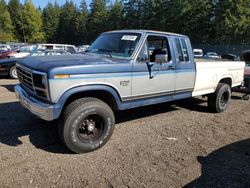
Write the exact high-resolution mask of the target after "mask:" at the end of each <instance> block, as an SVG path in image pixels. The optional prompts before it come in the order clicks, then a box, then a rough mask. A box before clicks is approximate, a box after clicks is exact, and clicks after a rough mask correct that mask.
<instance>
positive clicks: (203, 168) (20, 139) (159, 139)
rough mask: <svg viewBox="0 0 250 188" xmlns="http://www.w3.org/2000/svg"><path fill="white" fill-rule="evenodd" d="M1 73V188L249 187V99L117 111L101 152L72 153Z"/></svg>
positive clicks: (185, 102)
mask: <svg viewBox="0 0 250 188" xmlns="http://www.w3.org/2000/svg"><path fill="white" fill-rule="evenodd" d="M16 83H17V82H16V81H13V80H8V79H0V130H1V131H0V172H1V173H0V187H135V188H137V187H183V186H186V187H249V186H250V101H243V100H240V97H241V95H242V94H240V93H233V96H234V97H233V99H232V101H231V104H230V107H229V108H228V110H227V111H226V112H224V113H221V114H214V113H210V112H208V110H207V108H206V101H205V100H204V99H202V98H198V99H196V98H195V99H189V100H182V101H178V102H176V103H166V104H161V105H154V106H150V107H145V108H138V109H134V110H128V111H124V112H120V113H119V114H117V117H116V118H117V122H118V123H117V125H116V129H115V131H114V134H113V136H112V138H111V140H110V141H109V142H108V143H107V144H106V145H105V146H104V147H103V148H101V149H100V150H97V151H95V152H92V153H88V154H81V155H76V154H72V153H71V152H70V151H69V150H68V149H67V148H65V146H64V145H62V144H61V142H60V140H59V138H58V135H57V128H56V125H55V123H53V122H52V123H48V122H45V121H42V120H40V119H38V118H36V117H34V116H32V115H31V114H30V113H29V112H28V111H27V110H26V109H24V108H22V107H21V105H20V104H19V102H18V101H17V99H16V98H15V94H14V92H13V87H14V85H15V84H16Z"/></svg>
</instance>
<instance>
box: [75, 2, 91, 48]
mask: <svg viewBox="0 0 250 188" xmlns="http://www.w3.org/2000/svg"><path fill="white" fill-rule="evenodd" d="M88 13H89V12H88V7H87V3H86V1H85V0H82V1H81V4H80V11H78V17H77V20H76V29H77V35H76V37H77V38H78V40H77V41H78V43H77V44H79V45H82V44H88V41H89V40H88V37H89V33H88V30H87V18H88Z"/></svg>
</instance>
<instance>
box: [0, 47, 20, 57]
mask: <svg viewBox="0 0 250 188" xmlns="http://www.w3.org/2000/svg"><path fill="white" fill-rule="evenodd" d="M17 50H18V49H17V48H16V49H13V50H8V51H0V59H6V58H8V57H9V55H10V54H12V53H16V52H17Z"/></svg>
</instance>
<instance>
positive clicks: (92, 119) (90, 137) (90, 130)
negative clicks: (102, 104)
mask: <svg viewBox="0 0 250 188" xmlns="http://www.w3.org/2000/svg"><path fill="white" fill-rule="evenodd" d="M103 128H104V123H103V119H102V118H101V117H100V116H98V115H90V116H88V117H86V118H85V119H83V120H82V121H80V122H79V124H78V129H77V135H78V138H79V139H80V140H81V141H82V142H85V143H92V142H95V141H96V140H98V139H99V138H100V137H101V135H102V133H103Z"/></svg>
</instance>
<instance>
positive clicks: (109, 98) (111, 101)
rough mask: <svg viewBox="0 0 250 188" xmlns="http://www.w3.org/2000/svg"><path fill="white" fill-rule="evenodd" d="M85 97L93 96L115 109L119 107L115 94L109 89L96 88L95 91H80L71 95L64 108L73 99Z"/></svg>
mask: <svg viewBox="0 0 250 188" xmlns="http://www.w3.org/2000/svg"><path fill="white" fill-rule="evenodd" d="M83 97H93V98H98V99H100V100H102V101H103V102H105V103H106V104H108V105H109V106H110V107H111V108H112V109H113V110H114V111H116V110H117V109H118V106H117V103H116V100H115V98H114V97H113V95H112V94H111V93H109V92H107V91H103V90H94V91H85V92H79V93H75V94H73V95H71V96H70V97H69V98H68V99H67V100H66V101H65V104H64V108H65V107H66V106H67V105H68V104H70V103H71V102H72V101H74V100H76V99H79V98H83Z"/></svg>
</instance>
